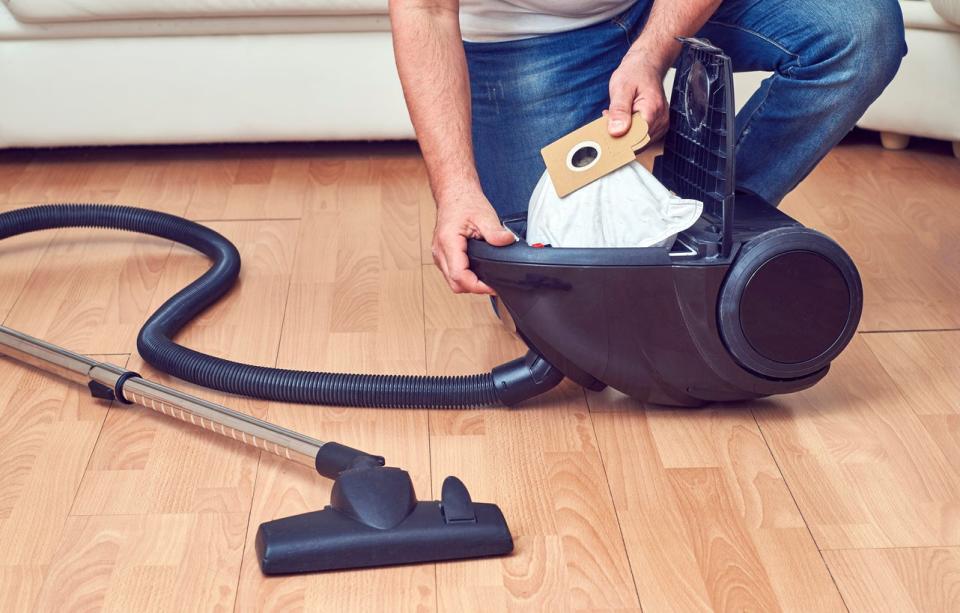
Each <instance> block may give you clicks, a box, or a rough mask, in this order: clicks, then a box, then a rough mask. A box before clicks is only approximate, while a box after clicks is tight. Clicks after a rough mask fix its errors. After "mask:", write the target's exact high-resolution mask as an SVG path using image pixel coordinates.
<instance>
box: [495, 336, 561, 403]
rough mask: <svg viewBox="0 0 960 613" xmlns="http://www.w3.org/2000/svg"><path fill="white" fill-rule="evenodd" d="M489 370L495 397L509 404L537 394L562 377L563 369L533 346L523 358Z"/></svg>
mask: <svg viewBox="0 0 960 613" xmlns="http://www.w3.org/2000/svg"><path fill="white" fill-rule="evenodd" d="M490 374H491V375H492V376H493V384H494V387H495V388H496V390H497V398H499V399H500V402H501V403H502V404H503V405H504V406H508V407H509V406H513V405H515V404H519V403H521V402H523V401H524V400H527V399H529V398H533V397H534V396H539V395H540V394H542V393H544V392H546V391H548V390H551V389H553V388H554V387H556V386H557V385H559V384H560V382H561V381H563V373H562V372H560V371H559V370H558V369H557V368H556V367H555V366H554V365H553V364H551V363H550V362H548V361H547V360H546V359H545V358H544V357H543V356H542V355H540V354H539V353H537V352H536V351H534V350H533V349H531V350H530V351H528V352H527V355H525V356H523V357H522V358H517V359H516V360H510V361H509V362H507V363H506V364H501V365H500V366H497V367H496V368H494V369H493V370H492V371H491V373H490Z"/></svg>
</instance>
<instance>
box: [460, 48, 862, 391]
mask: <svg viewBox="0 0 960 613" xmlns="http://www.w3.org/2000/svg"><path fill="white" fill-rule="evenodd" d="M680 40H681V41H682V42H683V47H684V50H683V53H682V54H681V56H680V60H679V63H678V65H677V72H676V78H675V81H674V85H673V93H672V97H671V104H670V129H669V131H668V132H667V135H666V137H665V140H664V147H663V155H661V156H659V157H658V158H657V159H656V160H655V163H654V175H655V176H656V177H657V178H658V179H659V180H660V181H661V182H662V183H663V184H664V185H666V186H667V187H668V188H669V189H670V190H671V191H673V192H674V193H676V194H678V195H680V196H682V197H684V198H692V199H695V200H700V201H702V202H703V203H704V213H703V215H702V216H701V218H700V219H699V221H697V222H696V223H695V224H694V225H693V226H692V227H691V228H690V229H689V230H686V231H684V232H682V233H680V234H679V235H678V237H677V240H676V242H675V243H674V245H673V247H672V248H671V249H669V250H666V249H662V248H648V249H581V248H575V249H553V248H535V247H531V246H529V245H527V244H526V242H525V241H522V240H521V241H518V242H517V243H515V244H513V245H511V246H508V247H492V246H491V245H488V244H487V243H484V242H482V241H471V242H470V243H469V256H470V269H471V270H472V271H473V272H475V273H476V275H477V276H478V277H479V278H480V280H482V281H483V282H484V283H486V284H487V285H489V286H490V287H492V288H493V289H494V290H495V291H496V293H497V298H496V299H495V301H494V309H495V311H496V312H497V314H498V315H499V316H500V317H501V319H502V320H503V321H504V322H505V323H506V324H507V325H508V326H509V327H510V329H511V330H514V331H515V332H516V333H517V334H518V335H519V336H520V337H521V338H522V339H523V340H524V341H525V342H526V344H527V346H528V347H530V350H531V351H532V352H534V353H536V354H537V355H539V356H542V357H543V358H544V359H546V361H547V362H548V363H549V364H551V365H552V366H553V367H554V368H556V369H558V370H559V371H560V372H561V373H563V375H564V376H565V377H568V378H570V379H572V380H573V381H575V382H577V383H579V384H580V385H582V386H584V387H586V388H588V389H591V390H602V389H603V388H605V387H607V386H610V387H612V388H614V389H617V390H619V391H621V392H623V393H624V394H627V395H629V396H632V397H634V398H638V399H640V400H643V401H647V402H651V403H654V404H662V405H673V406H700V405H703V404H705V403H707V402H715V401H738V400H748V399H753V398H760V397H763V396H770V395H773V394H783V393H787V392H795V391H799V390H802V389H805V388H808V387H810V386H812V385H814V384H815V383H816V382H817V381H819V380H820V379H822V378H823V377H824V376H825V375H826V374H827V371H828V370H829V367H830V362H831V361H832V360H833V359H834V358H835V357H837V355H839V353H840V352H841V351H842V350H843V349H844V348H845V347H846V346H847V344H848V343H849V342H850V339H851V338H852V337H853V335H854V333H855V332H856V329H857V325H858V323H859V322H860V314H861V311H862V308H863V287H862V285H861V282H860V275H859V273H858V272H857V268H856V266H855V265H854V263H853V260H851V259H850V256H849V255H847V253H846V252H845V251H844V250H843V249H842V248H841V247H840V246H839V245H838V244H837V243H835V242H834V241H833V240H831V239H830V238H828V237H826V236H824V235H823V234H821V233H819V232H817V231H815V230H811V229H809V228H806V227H804V226H803V225H801V224H800V223H799V222H797V221H796V220H794V219H793V218H791V217H790V216H789V215H787V214H786V213H784V212H782V211H780V210H779V209H777V208H776V207H774V206H771V205H770V204H768V203H767V202H765V201H763V200H762V199H761V198H759V197H758V196H756V195H754V194H752V193H747V192H742V191H737V189H736V184H735V179H734V177H735V174H734V173H735V169H734V165H735V152H734V135H735V134H736V131H735V129H734V104H733V74H732V72H733V71H732V68H731V62H730V58H729V57H727V56H726V55H724V53H723V52H722V51H721V50H720V49H718V48H717V47H715V46H713V45H712V44H710V43H709V42H708V41H703V40H699V39H690V38H687V39H680ZM506 225H507V226H508V227H509V228H510V229H511V230H513V231H514V233H515V234H517V235H518V236H521V237H522V236H523V235H524V230H525V228H524V225H525V219H517V220H508V221H506Z"/></svg>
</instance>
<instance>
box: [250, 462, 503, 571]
mask: <svg viewBox="0 0 960 613" xmlns="http://www.w3.org/2000/svg"><path fill="white" fill-rule="evenodd" d="M330 503H331V504H330V506H328V507H325V508H324V509H323V510H321V511H314V512H312V513H304V514H302V515H295V516H293V517H285V518H283V519H276V520H273V521H269V522H265V523H263V524H261V525H260V529H259V530H258V531H257V540H256V549H257V557H258V559H259V560H260V568H261V569H262V570H263V572H264V574H267V575H276V574H288V573H302V572H313V571H325V570H343V569H349V568H365V567H370V566H392V565H396V564H413V563H418V562H436V561H441V560H455V559H462V558H477V557H486V556H495V555H503V554H507V553H510V552H511V551H513V539H512V537H511V536H510V529H509V528H508V527H507V522H506V520H505V519H504V517H503V513H501V512H500V509H499V508H498V507H497V505H495V504H486V503H475V502H473V501H472V500H471V499H470V494H469V493H468V492H467V488H466V487H465V486H464V485H463V483H462V482H461V481H460V480H459V479H457V478H456V477H447V478H446V480H445V481H444V482H443V489H442V493H441V499H440V500H439V501H431V502H422V501H421V502H418V501H417V500H416V497H415V495H414V493H413V484H412V482H411V481H410V476H409V475H408V474H407V472H406V471H403V470H401V469H399V468H386V467H361V468H356V469H351V470H347V471H344V472H343V473H341V474H340V476H339V477H338V478H337V480H336V483H334V487H333V492H332V493H331V501H330Z"/></svg>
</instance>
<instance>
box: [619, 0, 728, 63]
mask: <svg viewBox="0 0 960 613" xmlns="http://www.w3.org/2000/svg"><path fill="white" fill-rule="evenodd" d="M720 3H721V0H654V3H653V8H651V9H650V17H649V18H648V19H647V23H646V25H645V26H644V27H643V32H641V34H640V36H639V37H637V40H636V41H634V43H633V45H632V46H631V47H630V51H629V52H628V54H630V55H633V54H637V55H639V56H640V57H642V58H643V61H644V62H646V63H647V64H648V65H650V66H651V67H653V68H654V69H656V70H657V71H659V72H660V73H661V75H663V74H666V72H667V69H669V68H670V67H671V66H672V65H673V62H674V61H675V60H676V59H677V55H678V54H679V53H680V43H678V42H677V40H676V37H677V36H692V35H693V34H694V33H696V32H697V30H699V29H700V28H701V27H703V24H705V23H706V22H707V20H708V19H710V16H711V15H713V13H714V12H715V11H716V10H717V7H719V6H720Z"/></svg>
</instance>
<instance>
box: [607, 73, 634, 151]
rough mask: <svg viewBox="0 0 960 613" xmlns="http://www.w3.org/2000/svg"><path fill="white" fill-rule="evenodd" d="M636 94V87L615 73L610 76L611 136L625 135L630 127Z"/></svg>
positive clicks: (608, 122)
mask: <svg viewBox="0 0 960 613" xmlns="http://www.w3.org/2000/svg"><path fill="white" fill-rule="evenodd" d="M634 94H635V90H634V88H633V87H632V86H631V85H630V84H629V83H627V82H624V81H623V80H622V79H621V78H620V77H619V76H618V75H617V73H614V75H613V76H612V77H611V78H610V109H609V112H608V113H607V131H608V132H610V136H623V135H624V134H626V133H627V131H628V130H629V129H630V120H631V118H632V115H633V112H632V110H633V97H634Z"/></svg>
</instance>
